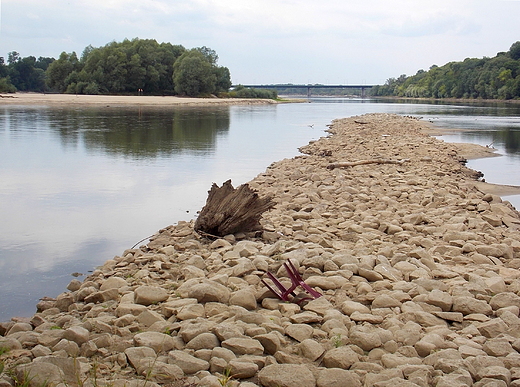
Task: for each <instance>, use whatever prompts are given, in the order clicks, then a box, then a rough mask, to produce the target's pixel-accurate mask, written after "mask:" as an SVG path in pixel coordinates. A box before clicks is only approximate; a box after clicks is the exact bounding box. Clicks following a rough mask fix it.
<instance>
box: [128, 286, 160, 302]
mask: <svg viewBox="0 0 520 387" xmlns="http://www.w3.org/2000/svg"><path fill="white" fill-rule="evenodd" d="M167 299H168V292H167V291H166V290H165V289H163V288H160V287H158V286H148V285H144V286H139V287H138V288H137V289H135V294H134V302H135V303H136V304H139V305H145V306H148V305H152V304H157V303H159V302H163V301H166V300H167Z"/></svg>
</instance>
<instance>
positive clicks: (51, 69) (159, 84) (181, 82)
mask: <svg viewBox="0 0 520 387" xmlns="http://www.w3.org/2000/svg"><path fill="white" fill-rule="evenodd" d="M217 61H218V55H217V53H216V52H215V51H214V50H212V49H210V48H208V47H198V48H193V49H186V48H184V47H183V46H181V45H173V44H171V43H158V42H157V41H155V40H153V39H137V38H136V39H132V40H128V39H125V40H124V41H122V42H111V43H108V44H106V45H105V46H103V47H97V48H95V47H92V46H87V47H86V48H85V49H84V50H83V53H82V54H81V56H80V57H78V55H77V54H76V53H75V52H72V53H66V52H62V53H61V55H60V56H59V58H58V59H54V58H44V57H39V58H38V59H36V58H35V57H34V56H29V57H25V58H21V57H20V55H19V54H18V53H17V52H16V51H13V52H10V53H9V54H8V58H7V63H5V60H4V58H3V57H0V92H16V91H34V92H56V93H73V94H136V93H140V94H141V93H142V94H147V95H184V96H206V95H211V94H219V93H224V94H226V93H228V91H229V89H230V87H231V75H230V72H229V69H228V68H227V67H222V66H219V65H218V64H217ZM269 98H270V97H269Z"/></svg>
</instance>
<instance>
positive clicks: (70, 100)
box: [0, 93, 277, 107]
mask: <svg viewBox="0 0 520 387" xmlns="http://www.w3.org/2000/svg"><path fill="white" fill-rule="evenodd" d="M273 103H277V102H276V101H274V100H271V99H253V98H251V99H248V98H243V99H242V98H240V99H239V98H185V97H172V96H165V97H160V96H146V95H143V96H125V95H82V94H39V93H15V94H2V95H0V105H1V104H12V105H35V106H36V105H52V106H54V105H61V106H105V107H119V106H205V105H208V106H215V105H254V104H273Z"/></svg>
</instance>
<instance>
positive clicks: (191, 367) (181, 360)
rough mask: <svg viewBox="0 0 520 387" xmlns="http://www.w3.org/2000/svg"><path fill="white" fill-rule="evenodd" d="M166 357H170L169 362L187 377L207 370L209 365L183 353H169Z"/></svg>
mask: <svg viewBox="0 0 520 387" xmlns="http://www.w3.org/2000/svg"><path fill="white" fill-rule="evenodd" d="M168 356H169V357H170V360H169V362H170V363H172V364H175V365H177V366H179V367H180V368H181V369H182V371H183V372H184V373H185V374H187V375H191V374H195V373H197V372H199V371H205V370H208V369H209V363H208V362H207V361H205V360H201V359H198V358H196V357H195V356H192V355H190V354H188V353H186V352H184V351H178V350H176V351H171V352H170V353H169V354H168Z"/></svg>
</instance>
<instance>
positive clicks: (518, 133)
mask: <svg viewBox="0 0 520 387" xmlns="http://www.w3.org/2000/svg"><path fill="white" fill-rule="evenodd" d="M495 136H496V137H497V139H498V141H500V142H503V143H504V147H505V148H506V151H507V153H511V154H517V155H519V156H520V130H518V129H516V130H515V129H514V128H507V129H503V130H499V131H497V132H496V134H495ZM495 141H496V140H495Z"/></svg>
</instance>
